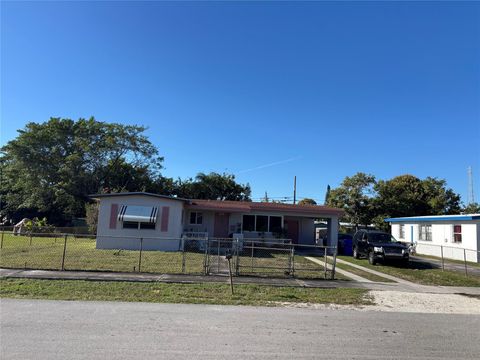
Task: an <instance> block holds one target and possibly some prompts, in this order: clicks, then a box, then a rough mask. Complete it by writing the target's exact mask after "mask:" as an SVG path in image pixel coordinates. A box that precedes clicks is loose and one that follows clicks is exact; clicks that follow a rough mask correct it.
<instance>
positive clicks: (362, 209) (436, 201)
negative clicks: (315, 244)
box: [328, 173, 462, 227]
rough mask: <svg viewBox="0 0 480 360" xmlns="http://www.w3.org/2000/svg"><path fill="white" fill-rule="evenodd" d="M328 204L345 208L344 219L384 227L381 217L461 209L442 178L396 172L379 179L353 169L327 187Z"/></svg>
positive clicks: (419, 214) (442, 212) (449, 211)
mask: <svg viewBox="0 0 480 360" xmlns="http://www.w3.org/2000/svg"><path fill="white" fill-rule="evenodd" d="M328 205H331V206H336V207H339V208H342V209H344V210H345V219H344V220H345V221H347V222H350V223H352V224H354V225H356V226H357V227H358V225H370V224H372V223H374V224H375V225H377V226H378V227H385V226H386V224H385V223H384V221H383V220H384V219H385V218H389V217H403V216H422V215H447V214H458V213H460V212H461V210H462V208H461V203H460V196H459V195H458V194H456V193H455V192H454V191H453V190H452V189H450V188H447V184H446V181H445V180H442V179H437V178H433V177H427V178H425V179H423V180H421V179H419V178H417V177H415V176H413V175H408V174H407V175H400V176H396V177H394V178H392V179H390V180H379V181H378V182H377V181H376V180H375V178H374V177H373V176H372V175H366V174H363V173H357V174H355V175H354V176H352V177H346V178H345V180H344V181H343V182H342V184H341V185H340V186H339V187H338V188H336V189H332V190H331V191H330V195H329V199H328Z"/></svg>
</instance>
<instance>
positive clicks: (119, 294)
mask: <svg viewBox="0 0 480 360" xmlns="http://www.w3.org/2000/svg"><path fill="white" fill-rule="evenodd" d="M0 297H4V298H16V299H49V300H98V301H138V302H158V303H187V304H222V305H261V306H281V305H282V303H285V302H288V303H311V304H330V303H335V304H342V305H347V304H349V305H370V304H372V299H371V298H370V297H368V295H367V291H366V290H364V289H346V288H338V289H319V288H300V287H299V288H296V287H275V286H265V285H236V286H235V295H233V296H232V295H231V294H230V287H229V286H228V285H224V284H164V283H135V282H115V281H110V282H109V281H78V280H33V279H4V280H0Z"/></svg>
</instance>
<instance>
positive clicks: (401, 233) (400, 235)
mask: <svg viewBox="0 0 480 360" xmlns="http://www.w3.org/2000/svg"><path fill="white" fill-rule="evenodd" d="M399 230H400V232H399V234H398V237H399V238H400V239H405V225H403V224H400V229H399Z"/></svg>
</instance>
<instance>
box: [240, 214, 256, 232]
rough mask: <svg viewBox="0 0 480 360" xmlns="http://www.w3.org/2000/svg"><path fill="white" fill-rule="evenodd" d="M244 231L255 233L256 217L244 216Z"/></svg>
mask: <svg viewBox="0 0 480 360" xmlns="http://www.w3.org/2000/svg"><path fill="white" fill-rule="evenodd" d="M242 229H243V231H255V215H243V227H242Z"/></svg>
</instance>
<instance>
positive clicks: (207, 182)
mask: <svg viewBox="0 0 480 360" xmlns="http://www.w3.org/2000/svg"><path fill="white" fill-rule="evenodd" d="M175 192H176V195H178V196H179V197H183V198H189V199H210V200H233V201H249V200H250V194H251V189H250V185H249V184H246V185H242V184H238V183H237V182H236V181H235V175H232V174H225V173H224V174H219V173H215V172H212V173H209V174H205V173H199V174H197V176H196V177H195V179H187V180H183V181H182V180H180V179H179V180H178V181H177V182H176V190H175Z"/></svg>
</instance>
